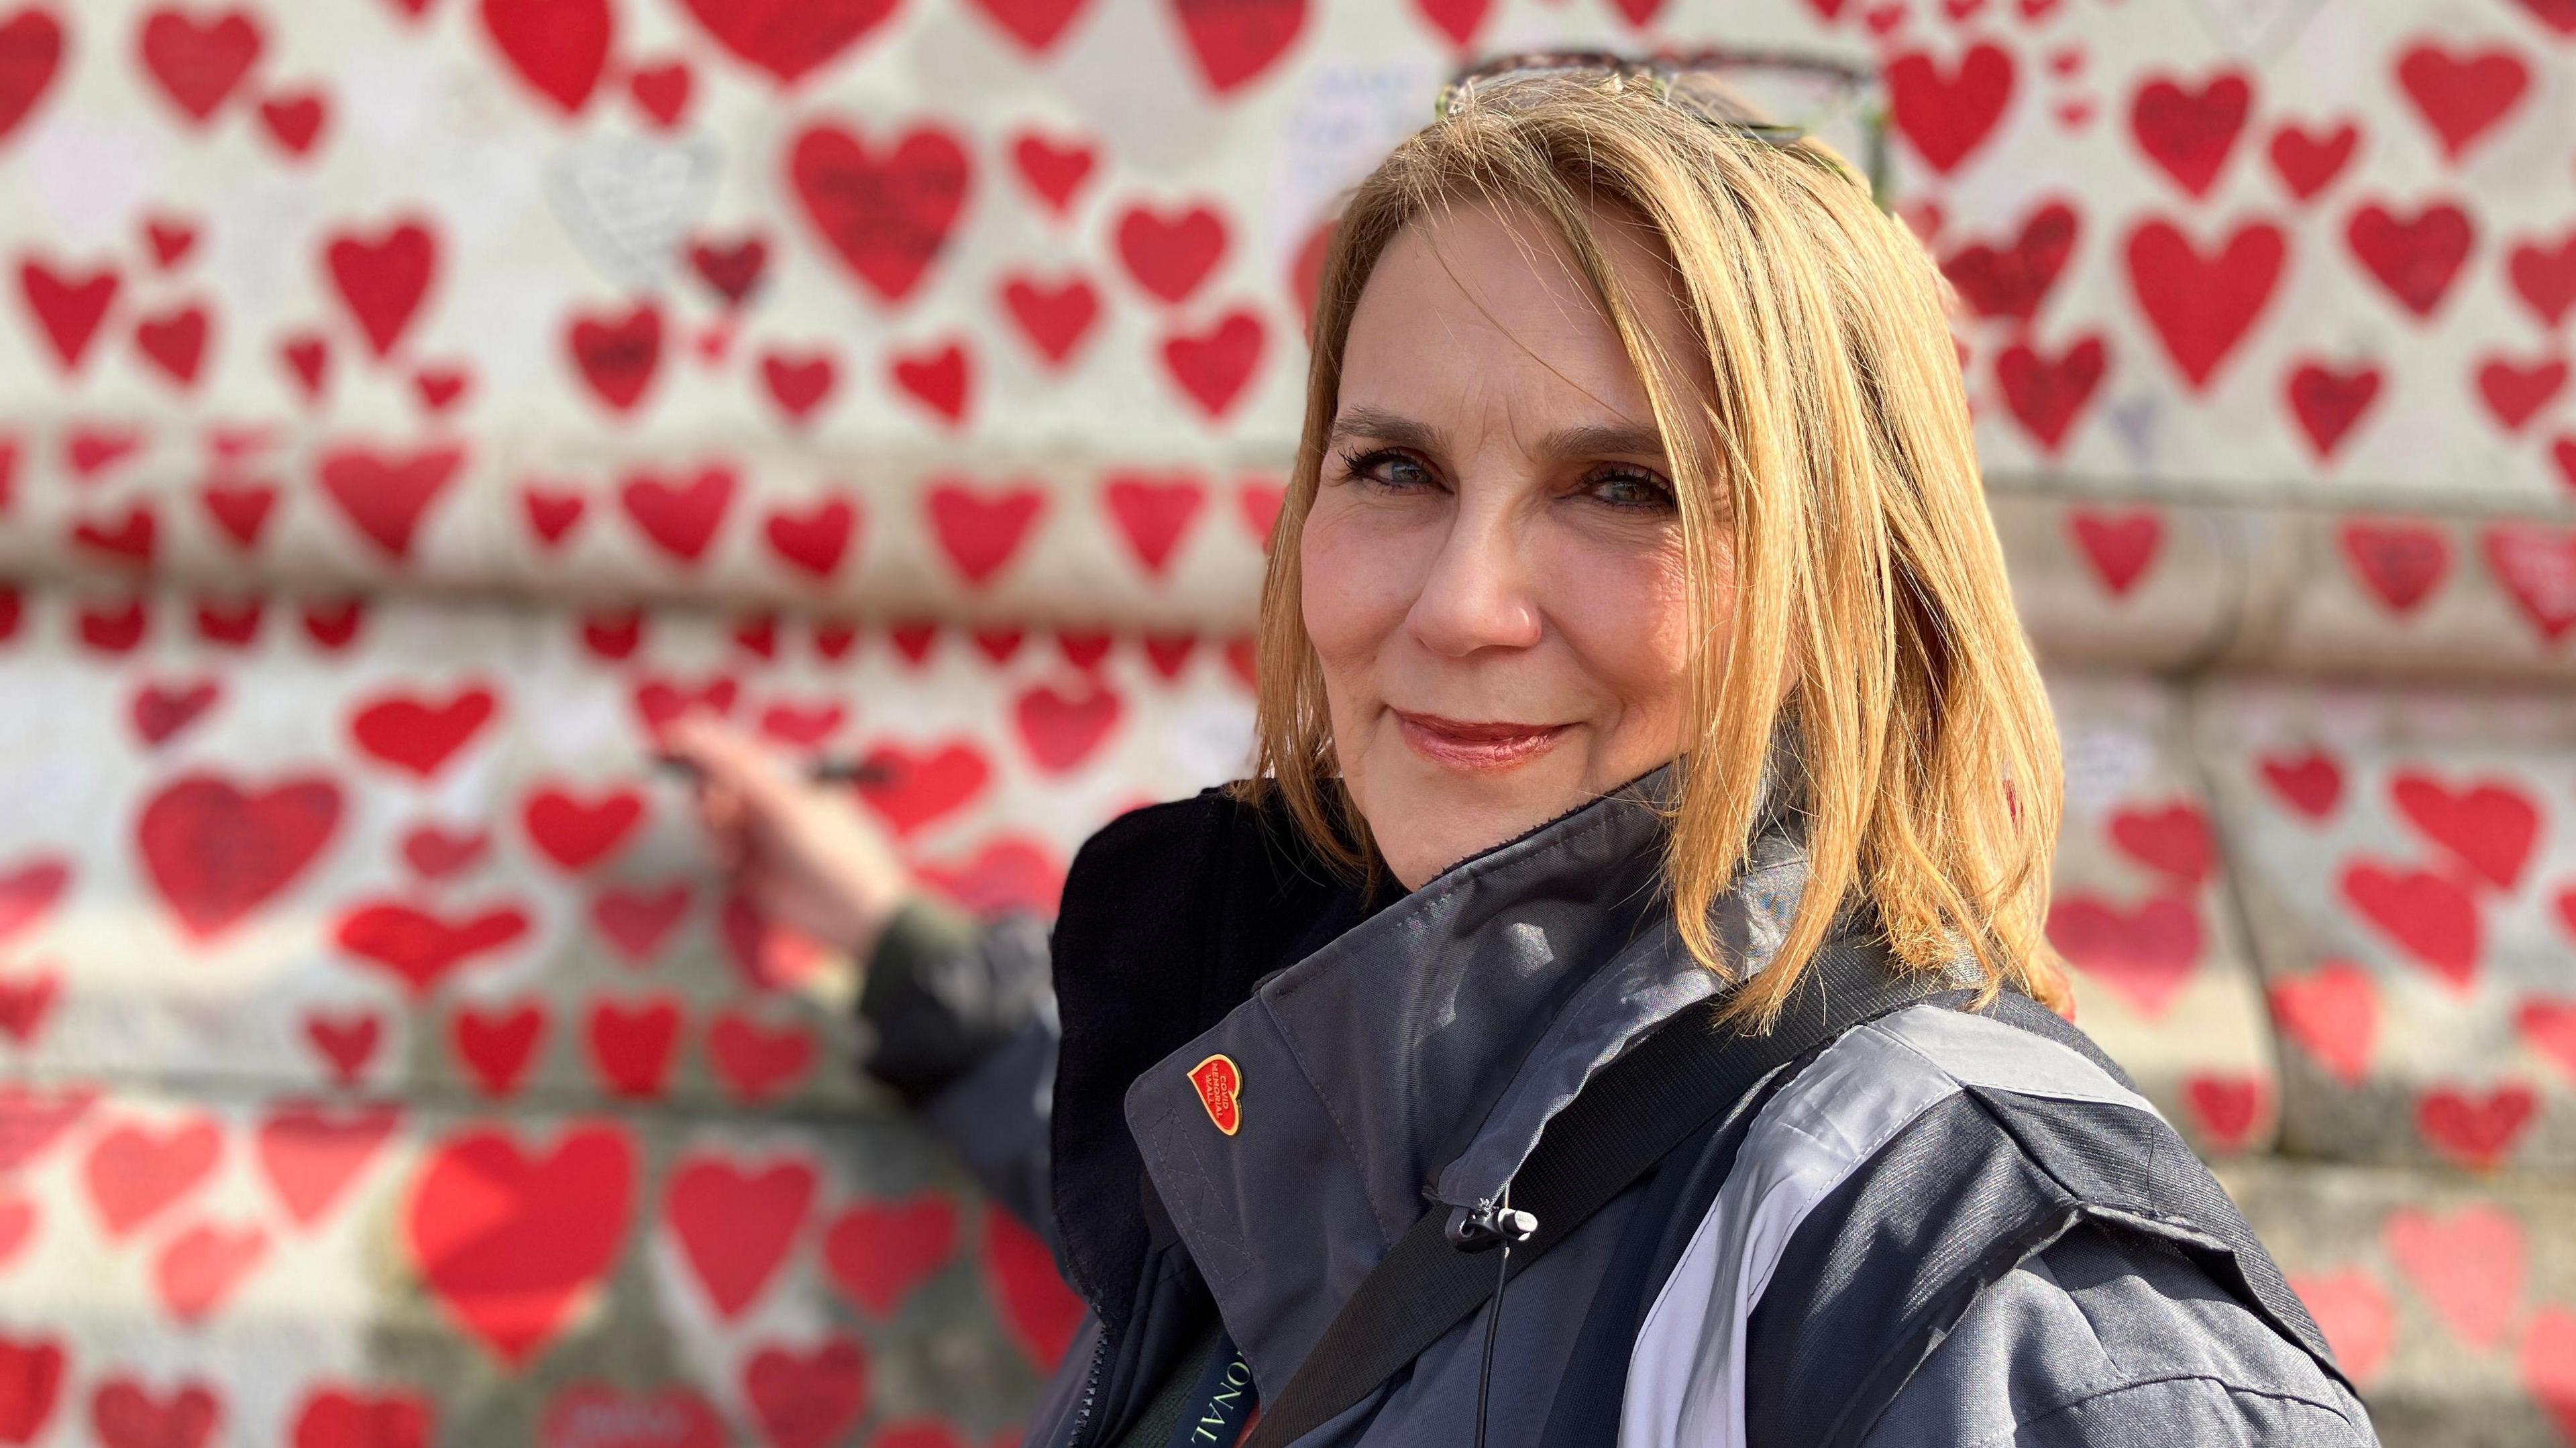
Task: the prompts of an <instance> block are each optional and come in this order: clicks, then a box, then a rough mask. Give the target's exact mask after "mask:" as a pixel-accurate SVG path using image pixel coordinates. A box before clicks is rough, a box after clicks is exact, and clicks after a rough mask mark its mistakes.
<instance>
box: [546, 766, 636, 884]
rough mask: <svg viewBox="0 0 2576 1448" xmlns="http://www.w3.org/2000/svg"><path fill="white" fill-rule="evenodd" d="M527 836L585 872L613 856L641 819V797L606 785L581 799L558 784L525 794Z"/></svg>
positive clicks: (551, 854)
mask: <svg viewBox="0 0 2576 1448" xmlns="http://www.w3.org/2000/svg"><path fill="white" fill-rule="evenodd" d="M522 819H523V822H524V823H525V824H526V826H527V830H528V840H529V842H530V843H532V844H534V845H535V846H536V847H537V848H538V849H539V850H541V851H543V852H544V853H545V856H546V858H548V859H550V860H552V861H554V862H555V863H556V864H558V865H561V866H562V867H563V868H565V869H567V870H586V869H588V868H590V867H591V866H593V865H595V864H598V863H599V862H600V861H602V860H604V859H607V858H608V857H609V856H610V855H612V854H615V853H616V852H617V849H618V847H619V846H621V845H623V844H625V843H626V840H627V837H628V836H630V835H632V834H634V832H635V830H636V828H637V827H638V826H640V825H642V824H643V823H644V796H643V794H642V793H641V792H639V791H637V790H634V789H626V788H619V789H611V790H608V791H606V792H604V793H602V794H600V795H599V796H597V797H596V798H594V799H585V798H583V797H581V796H579V795H576V794H574V793H572V792H571V791H570V790H567V789H564V788H562V787H560V786H547V787H545V788H542V789H539V790H537V791H535V792H534V793H532V794H530V795H529V796H528V803H527V808H526V809H525V811H524V812H523V814H522Z"/></svg>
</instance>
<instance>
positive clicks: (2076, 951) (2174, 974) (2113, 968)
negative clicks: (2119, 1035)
mask: <svg viewBox="0 0 2576 1448" xmlns="http://www.w3.org/2000/svg"><path fill="white" fill-rule="evenodd" d="M2048 940H2049V943H2050V944H2051V945H2054V946H2056V947H2057V949H2058V950H2059V951H2060V952H2062V953H2063V954H2064V955H2065V956H2066V958H2067V960H2068V961H2070V962H2072V963H2073V964H2074V966H2075V967H2076V969H2078V970H2080V971H2082V972H2083V973H2084V976H2085V978H2086V979H2088V980H2094V981H2099V982H2100V983H2102V984H2103V985H2105V986H2107V987H2109V988H2110V989H2111V990H2113V991H2114V992H2116V993H2117V994H2118V995H2119V996H2120V998H2121V999H2122V1000H2124V1001H2126V1002H2127V1003H2128V1004H2129V1007H2130V1008H2131V1009H2132V1010H2135V1011H2136V1012H2137V1013H2138V1014H2140V1015H2142V1016H2145V1017H2147V1018H2148V1019H2149V1020H2157V1019H2161V1018H2162V1017H2163V1016H2164V1014H2165V1012H2167V1011H2168V1010H2171V1009H2172V1008H2173V1000H2174V997H2175V996H2176V995H2178V994H2180V993H2181V992H2182V989H2183V987H2185V986H2187V985H2189V984H2190V983H2191V979H2192V977H2193V976H2194V975H2196V974H2198V973H2199V970H2200V962H2201V955H2202V952H2203V950H2204V949H2205V948H2206V946H2205V943H2204V937H2203V933H2202V927H2201V920H2200V910H2199V907H2198V906H2197V905H2196V904H2195V903H2194V902H2193V901H2192V900H2191V899H2190V898H2189V897H2186V896H2179V895H2160V896H2155V897H2152V898H2149V899H2146V900H2142V901H2140V902H2139V903H2138V904H2137V905H2135V906H2134V907H2132V908H2129V909H2125V910H2124V909H2122V908H2121V907H2119V906H2118V905H2115V904H2113V903H2111V902H2110V901H2108V900H2105V899H2101V898H2099V897H2096V896H2091V895H2082V894H2061V895H2060V896H2059V897H2058V898H2057V900H2056V901H2055V902H2054V903H2052V904H2051V905H2050V906H2049V911H2048Z"/></svg>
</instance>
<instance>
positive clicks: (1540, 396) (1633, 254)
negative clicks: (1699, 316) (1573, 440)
mask: <svg viewBox="0 0 2576 1448" xmlns="http://www.w3.org/2000/svg"><path fill="white" fill-rule="evenodd" d="M1626 232H1627V229H1626V228H1618V227H1603V228H1601V229H1600V230H1599V231H1598V232H1596V234H1597V235H1600V236H1601V237H1602V244H1603V247H1604V249H1605V251H1606V252H1607V253H1608V255H1609V258H1610V263H1611V265H1612V267H1613V268H1614V269H1615V270H1616V271H1617V272H1618V273H1619V275H1620V280H1621V283H1622V285H1623V288H1624V289H1625V290H1626V291H1627V292H1628V294H1629V296H1630V297H1631V298H1632V299H1634V304H1635V305H1636V306H1637V307H1638V309H1639V312H1640V315H1641V317H1642V318H1643V320H1644V321H1645V323H1646V325H1647V326H1648V327H1649V328H1650V329H1653V330H1656V331H1658V332H1662V333H1664V335H1663V336H1662V338H1661V340H1662V341H1663V343H1664V345H1665V346H1666V347H1667V348H1671V347H1674V346H1677V345H1679V344H1681V343H1682V342H1683V341H1685V338H1684V336H1683V334H1682V329H1681V325H1680V322H1681V318H1680V309H1679V307H1678V306H1677V304H1675V303H1674V301H1673V300H1672V298H1671V296H1670V295H1669V292H1668V291H1667V290H1666V288H1665V286H1664V284H1663V282H1662V280H1661V275H1660V273H1661V268H1660V264H1659V262H1658V260H1657V258H1656V257H1655V254H1654V253H1653V251H1652V250H1651V249H1650V248H1649V247H1648V246H1647V245H1646V243H1645V242H1643V241H1642V240H1640V239H1638V238H1636V237H1634V236H1632V235H1628V234H1626ZM1341 376H1342V386H1341V392H1340V397H1339V399H1338V400H1339V402H1340V405H1341V409H1342V410H1343V411H1344V412H1345V413H1348V412H1350V411H1352V410H1353V409H1355V408H1373V409H1377V410H1380V411H1390V412H1400V413H1401V412H1417V413H1418V412H1421V411H1427V410H1440V411H1447V412H1451V413H1455V412H1456V411H1458V410H1460V409H1461V408H1465V407H1470V406H1477V407H1481V408H1483V409H1486V410H1491V409H1495V408H1505V409H1509V410H1514V411H1524V410H1536V411H1538V412H1542V413H1544V414H1546V417H1545V419H1544V423H1543V426H1542V427H1541V428H1540V429H1539V430H1545V428H1546V427H1554V426H1560V425H1565V424H1569V423H1573V424H1583V423H1591V424H1605V423H1616V422H1631V423H1633V422H1641V421H1646V420H1649V419H1651V417H1652V415H1653V411H1652V408H1651V407H1650V406H1649V404H1648V401H1647V396H1646V390H1645V387H1644V385H1643V383H1642V382H1641V381H1640V379H1639V378H1638V375H1637V370H1636V366H1635V364H1634V362H1633V360H1632V359H1631V358H1630V357H1629V355H1628V352H1627V349H1626V348H1625V347H1624V346H1623V345H1622V344H1621V343H1620V340H1619V335H1618V332H1617V329H1616V328H1615V327H1613V326H1612V324H1611V322H1610V319H1609V317H1608V316H1607V315H1606V313H1605V312H1604V311H1603V309H1602V305H1601V302H1600V300H1599V299H1598V298H1597V297H1596V296H1595V295H1594V294H1593V291H1592V288H1591V284H1590V282H1589V281H1588V280H1587V279H1586V278H1585V276H1584V275H1583V271H1582V267H1581V265H1580V263H1579V262H1578V261H1577V259H1576V257H1575V254H1574V251H1573V249H1572V247H1571V246H1569V245H1568V244H1567V243H1566V241H1565V239H1564V238H1563V237H1562V236H1560V235H1559V234H1558V233H1557V230H1556V228H1555V226H1554V224H1553V223H1551V222H1549V221H1548V220H1546V219H1545V218H1543V217H1541V216H1538V215H1536V214H1535V213H1532V212H1529V211H1526V210H1517V209H1513V208H1508V207H1504V206H1499V205H1494V204H1489V203H1476V204H1462V205H1459V206H1455V207H1450V208H1446V209H1443V210H1440V211H1435V212H1431V213H1427V214H1425V215H1424V216H1423V217H1421V218H1419V219H1417V220H1416V221H1414V222H1412V223H1410V224H1408V225H1407V226H1406V227H1405V228H1404V230H1403V231H1401V232H1399V233H1398V234H1397V236H1396V237H1395V238H1394V239H1393V240H1391V241H1390V242H1389V243H1388V245H1387V249H1386V251H1385V252H1384V253H1383V254H1382V255H1381V256H1380V258H1379V260H1378V263H1377V266H1376V267H1375V269H1374V270H1372V272H1371V273H1370V276H1369V281H1368V285H1367V287H1366V289H1365V290H1364V291H1363V292H1362V294H1361V298H1360V303H1359V306H1358V309H1357V310H1356V311H1355V312H1354V313H1353V315H1352V319H1351V329H1350V335H1349V338H1348V340H1347V342H1346V344H1345V348H1344V352H1343V358H1342V369H1341ZM1535 420H1538V419H1533V418H1526V417H1524V418H1519V419H1516V421H1518V422H1519V423H1522V424H1526V423H1528V422H1531V421H1535ZM1516 430H1521V429H1519V428H1516Z"/></svg>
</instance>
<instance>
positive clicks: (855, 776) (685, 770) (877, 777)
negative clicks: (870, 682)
mask: <svg viewBox="0 0 2576 1448" xmlns="http://www.w3.org/2000/svg"><path fill="white" fill-rule="evenodd" d="M653 762H654V763H655V764H658V765H660V766H661V767H662V768H664V769H667V770H669V771H670V772H672V773H673V774H681V775H687V776H688V777H690V778H692V779H694V778H696V777H697V774H698V767H697V766H696V765H694V764H692V763H690V762H689V761H687V760H685V759H682V758H681V757H680V756H678V755H676V754H656V755H654V756H653ZM805 778H806V779H807V780H809V781H811V782H813V783H815V784H887V783H891V782H892V781H893V779H894V770H893V769H892V768H890V767H889V766H887V765H884V764H880V763H877V762H876V761H874V760H867V759H850V758H846V757H843V758H837V759H836V758H815V759H809V760H807V761H805Z"/></svg>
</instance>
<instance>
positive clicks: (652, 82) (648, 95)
mask: <svg viewBox="0 0 2576 1448" xmlns="http://www.w3.org/2000/svg"><path fill="white" fill-rule="evenodd" d="M695 89H696V77H695V76H693V75H692V74H690V71H689V63H688V62H687V61H685V60H666V61H663V62H662V63H661V64H659V65H639V66H637V67H635V68H634V69H633V70H631V71H628V72H627V74H626V93H627V94H628V95H631V96H633V97H634V98H635V108H636V109H637V110H640V111H642V112H643V113H644V115H645V117H646V119H648V120H650V121H651V122H652V123H653V125H654V126H655V127H656V128H657V129H660V130H665V131H669V130H676V129H678V128H679V125H680V119H681V117H683V116H684V115H686V114H687V113H688V109H689V95H690V92H691V91H693V90H695Z"/></svg>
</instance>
